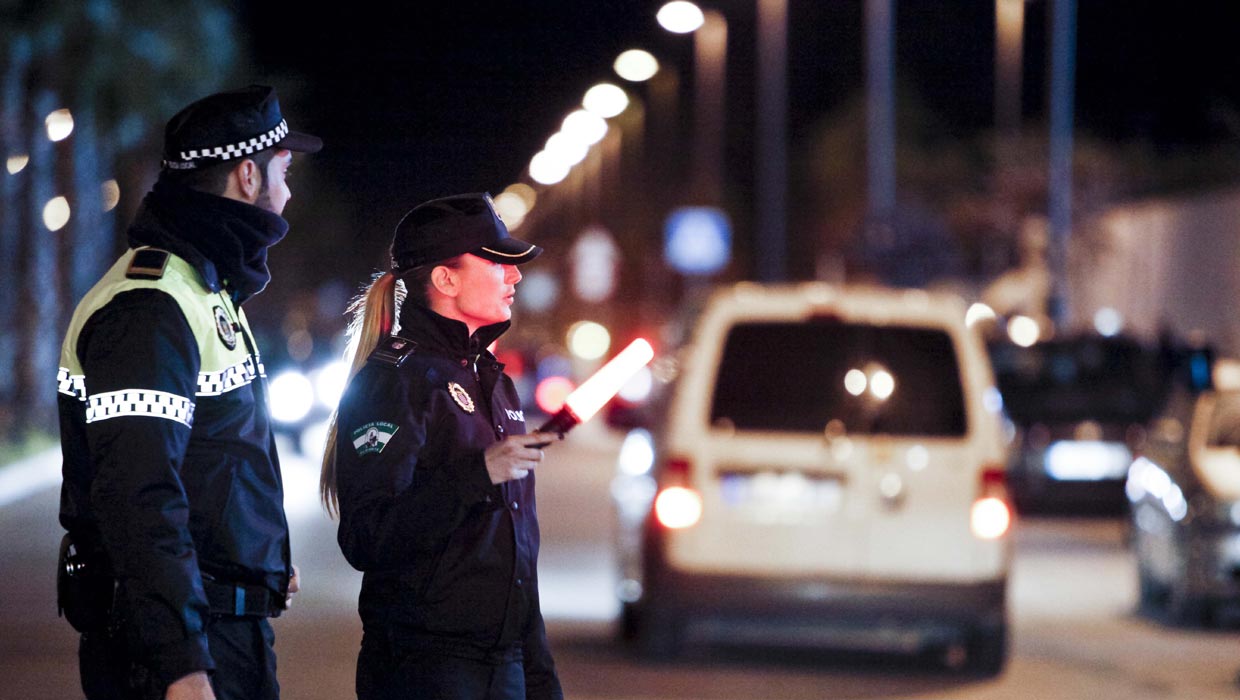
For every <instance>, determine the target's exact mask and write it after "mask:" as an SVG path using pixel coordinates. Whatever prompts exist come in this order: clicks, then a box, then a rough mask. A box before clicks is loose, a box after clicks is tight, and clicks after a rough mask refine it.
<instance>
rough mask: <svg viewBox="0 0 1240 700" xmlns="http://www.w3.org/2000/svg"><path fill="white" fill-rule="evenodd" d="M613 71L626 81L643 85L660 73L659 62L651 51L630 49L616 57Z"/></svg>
mask: <svg viewBox="0 0 1240 700" xmlns="http://www.w3.org/2000/svg"><path fill="white" fill-rule="evenodd" d="M612 69H613V70H615V71H616V75H618V76H620V77H621V78H624V79H625V80H628V81H631V82H634V83H641V82H645V81H647V80H650V79H651V78H653V77H654V75H655V73H658V72H659V61H658V60H657V59H655V57H654V56H652V55H651V54H650V52H649V51H643V50H641V49H629V50H628V51H625V52H624V53H622V54H620V55H619V56H617V57H616V62H615V63H614V64H612Z"/></svg>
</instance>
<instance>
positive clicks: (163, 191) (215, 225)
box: [129, 180, 288, 304]
mask: <svg viewBox="0 0 1240 700" xmlns="http://www.w3.org/2000/svg"><path fill="white" fill-rule="evenodd" d="M287 233H288V222H287V221H285V220H284V218H283V217H281V216H280V215H279V214H275V213H273V212H269V211H267V210H265V209H260V208H258V207H256V206H254V205H251V204H246V203H245V202H239V201H237V200H234V199H229V198H227V197H220V196H217V195H213V194H208V193H206V192H199V191H197V190H192V189H189V188H188V187H183V186H181V185H176V184H173V183H169V182H166V181H163V180H161V181H159V182H157V183H155V187H154V188H153V189H152V190H151V192H149V193H148V194H147V195H146V197H145V198H144V199H143V200H142V206H141V207H140V208H139V209H138V214H137V216H136V217H135V218H134V222H133V224H132V225H131V226H130V227H129V245H130V246H132V247H137V246H143V245H149V246H155V247H157V248H163V249H165V250H167V251H169V252H171V253H173V254H175V255H177V256H179V257H181V258H184V259H185V260H186V261H188V262H189V263H190V264H191V265H193V266H194V267H195V268H197V269H198V271H199V272H200V273H201V274H202V276H203V278H204V280H205V281H206V283H207V286H208V287H210V288H212V289H217V288H219V287H220V286H223V287H224V288H225V289H227V290H228V292H229V294H231V295H232V298H233V300H234V301H236V302H237V303H238V304H240V303H241V302H243V301H245V300H246V299H249V298H250V297H252V296H254V295H255V294H258V293H259V292H261V291H263V288H265V287H266V286H267V283H268V282H270V281H271V273H270V271H269V270H268V269H267V249H268V248H270V247H271V246H273V245H275V244H276V243H278V242H279V241H280V239H282V238H284V236H285V234H287Z"/></svg>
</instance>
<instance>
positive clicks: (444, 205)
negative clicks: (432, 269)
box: [392, 193, 543, 275]
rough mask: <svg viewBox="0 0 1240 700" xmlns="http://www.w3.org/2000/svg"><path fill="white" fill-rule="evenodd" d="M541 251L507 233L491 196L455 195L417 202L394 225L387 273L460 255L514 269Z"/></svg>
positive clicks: (408, 269)
mask: <svg viewBox="0 0 1240 700" xmlns="http://www.w3.org/2000/svg"><path fill="white" fill-rule="evenodd" d="M542 251H543V249H542V248H540V247H539V246H536V245H533V244H531V243H526V242H525V241H521V240H517V239H516V238H513V237H512V236H510V235H508V227H507V226H505V225H504V221H503V220H502V219H500V218H499V214H498V213H496V211H495V203H494V202H493V201H491V195H489V194H485V193H480V194H460V195H454V196H451V197H443V198H441V199H432V200H431V201H429V202H423V203H422V204H419V205H418V206H416V207H414V208H413V209H412V210H410V211H409V213H408V214H405V216H404V218H402V219H401V220H400V223H398V224H396V234H395V236H393V238H392V272H393V273H395V274H397V275H401V274H404V273H406V272H409V271H410V270H412V269H414V268H416V267H422V266H423V265H429V264H431V263H438V262H441V261H444V260H447V259H449V258H454V257H456V256H458V255H464V254H466V253H470V254H473V255H476V256H478V257H480V258H483V259H485V260H490V261H491V262H496V263H501V264H504V265H520V264H522V263H527V262H529V261H531V260H533V259H534V258H536V257H538V255H539V254H540V253H542Z"/></svg>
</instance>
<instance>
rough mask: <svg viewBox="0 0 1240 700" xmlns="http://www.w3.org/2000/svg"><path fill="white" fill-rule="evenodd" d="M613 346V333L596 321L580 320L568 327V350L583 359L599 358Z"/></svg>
mask: <svg viewBox="0 0 1240 700" xmlns="http://www.w3.org/2000/svg"><path fill="white" fill-rule="evenodd" d="M610 348H611V333H608V332H607V329H606V328H604V327H603V325H602V324H599V323H595V322H594V321H578V322H576V323H574V324H573V325H572V326H571V327H569V329H568V351H569V352H571V353H573V355H575V356H577V357H580V358H581V359H583V360H597V359H598V358H600V357H602V356H603V355H606V354H607V351H608V350H609V349H610Z"/></svg>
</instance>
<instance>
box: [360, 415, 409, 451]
mask: <svg viewBox="0 0 1240 700" xmlns="http://www.w3.org/2000/svg"><path fill="white" fill-rule="evenodd" d="M399 427H400V426H398V425H396V424H395V423H385V422H383V421H375V422H373V423H367V424H366V425H363V426H362V427H360V428H358V429H357V430H354V431H353V449H355V450H357V454H358V455H368V454H372V453H373V454H379V453H380V452H382V451H383V448H384V447H386V446H387V444H388V441H389V440H391V439H392V436H393V435H395V434H396V431H397V430H398V429H399Z"/></svg>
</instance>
